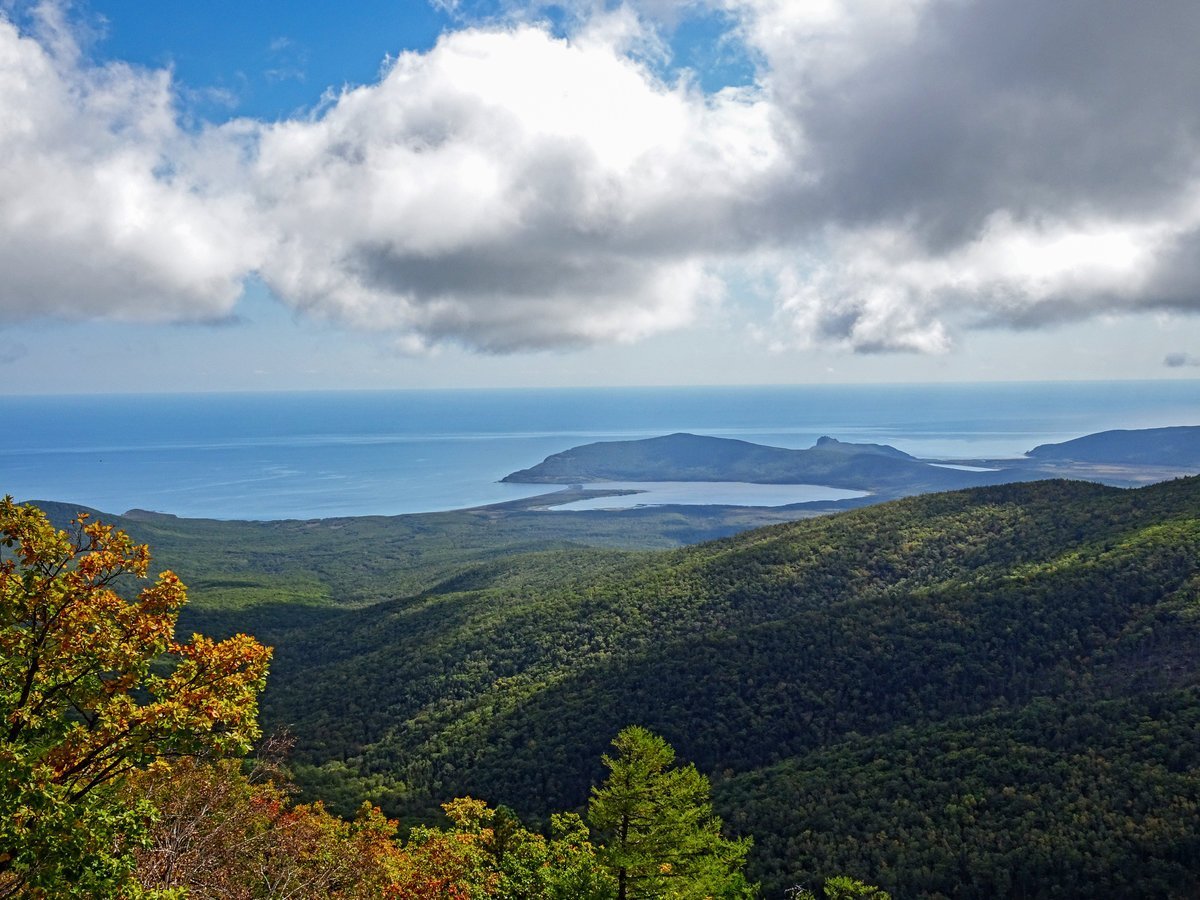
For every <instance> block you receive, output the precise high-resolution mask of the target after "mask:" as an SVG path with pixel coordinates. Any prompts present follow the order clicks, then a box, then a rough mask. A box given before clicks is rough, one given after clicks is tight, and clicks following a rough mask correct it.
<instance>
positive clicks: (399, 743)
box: [264, 479, 1200, 897]
mask: <svg viewBox="0 0 1200 900" xmlns="http://www.w3.org/2000/svg"><path fill="white" fill-rule="evenodd" d="M1198 511H1200V480H1197V479H1186V480H1181V481H1177V482H1171V483H1166V484H1162V485H1157V486H1154V487H1150V488H1144V489H1140V490H1136V491H1123V490H1118V489H1111V488H1104V487H1099V486H1096V485H1091V484H1084V483H1073V482H1042V483H1036V484H1022V485H1011V486H1004V487H994V488H985V489H977V490H971V491H963V492H956V493H949V494H936V495H929V496H923V497H918V498H912V499H908V500H903V501H898V502H893V503H889V504H884V505H880V506H876V507H871V508H868V509H863V510H857V511H854V512H850V513H845V514H841V515H837V516H832V517H827V518H822V519H816V520H810V521H807V522H803V523H795V524H788V525H781V526H775V527H771V528H767V529H762V530H759V531H755V532H751V533H747V534H744V535H740V536H737V537H734V538H729V539H726V540H723V541H719V542H716V543H713V544H708V545H702V546H698V547H693V548H687V549H683V550H677V551H670V552H666V553H654V554H635V555H629V554H624V555H619V556H609V555H607V554H603V553H598V552H597V551H582V550H579V551H562V552H548V553H542V554H537V555H534V556H528V557H522V558H518V559H513V560H510V561H508V563H506V564H505V566H503V567H502V568H501V569H497V570H495V571H494V572H492V573H488V574H482V575H481V576H480V577H479V578H478V579H476V580H475V581H473V582H472V589H471V590H468V591H456V590H454V587H455V586H454V585H446V590H445V591H443V590H441V589H434V590H431V591H428V592H426V593H424V594H421V595H418V596H415V597H409V598H405V599H401V600H396V601H392V602H389V603H384V604H379V605H376V606H374V607H371V608H369V609H362V610H353V611H347V612H345V613H343V614H340V615H339V617H338V618H336V619H335V620H331V621H329V622H326V623H324V624H323V625H322V627H321V628H320V629H319V631H318V630H312V631H309V632H307V633H305V632H298V633H295V634H292V635H291V636H290V639H289V642H288V643H287V644H285V645H282V646H280V647H278V648H277V657H276V664H275V671H274V673H273V676H272V677H273V683H272V686H271V687H270V688H269V689H268V693H267V697H266V698H265V701H264V711H265V715H266V716H267V718H268V719H269V720H272V721H274V722H288V723H291V725H292V727H293V729H294V731H295V733H296V735H297V736H298V738H299V740H300V745H299V751H300V756H299V760H300V763H301V774H302V775H303V776H304V778H305V779H306V780H307V783H308V784H309V785H310V786H312V787H314V788H315V789H317V790H318V791H319V792H320V793H322V794H325V795H327V796H329V795H332V796H334V797H335V799H337V798H339V797H340V798H341V799H342V800H343V802H344V803H346V804H347V805H349V804H351V803H353V802H357V800H358V799H359V798H360V797H361V795H362V794H363V793H366V794H368V795H370V796H371V797H372V798H373V799H376V800H379V801H382V802H384V803H385V804H386V805H387V806H389V807H390V809H391V810H392V811H393V812H398V813H402V814H405V815H408V816H417V817H421V816H426V815H430V814H432V813H433V811H434V809H435V805H436V803H437V802H438V801H440V800H442V799H444V798H445V797H447V796H451V795H454V794H460V793H472V794H474V795H477V796H483V797H487V798H488V799H490V800H492V801H494V802H499V803H505V804H507V805H510V806H512V807H514V808H516V809H517V810H518V812H521V813H523V814H525V815H538V814H544V813H545V812H546V811H548V810H550V809H555V808H563V807H570V806H575V805H579V804H581V803H583V802H584V800H585V799H586V795H587V786H588V785H589V784H590V783H591V782H592V781H593V779H594V778H595V777H596V776H597V774H598V773H597V772H596V771H595V767H596V762H595V760H596V759H597V758H598V757H599V754H600V753H601V752H602V751H603V749H604V746H605V744H606V742H607V741H608V740H609V739H610V738H611V737H612V735H613V734H615V733H616V731H617V730H618V729H619V728H620V727H622V726H623V725H625V724H629V723H631V722H636V723H639V724H643V725H645V726H647V727H649V728H651V729H654V730H656V731H658V732H660V733H662V734H663V735H664V736H665V737H666V738H667V739H668V740H669V741H671V743H672V744H674V745H675V746H676V748H677V749H678V751H679V753H680V756H681V757H682V758H684V759H688V760H692V761H695V762H696V763H697V764H698V765H699V767H700V768H701V769H702V770H705V771H708V772H711V773H713V774H714V775H716V776H717V777H718V797H720V798H721V799H722V805H723V808H722V809H721V812H722V814H723V815H724V816H725V817H726V819H727V820H728V821H730V822H731V823H733V824H734V825H735V826H737V827H739V828H740V829H742V830H743V831H744V832H749V833H752V834H754V835H756V837H757V839H758V841H759V850H758V851H756V855H755V860H756V862H755V865H756V866H757V867H758V873H759V874H760V875H761V876H762V877H765V878H766V879H767V884H768V887H769V888H770V891H771V892H772V893H771V895H774V896H778V895H779V894H780V893H781V892H782V890H783V888H784V887H786V886H787V885H788V884H791V883H795V882H796V881H798V880H803V879H808V878H812V877H814V875H815V874H829V873H830V872H831V871H849V872H851V873H853V874H857V875H859V876H861V877H869V878H871V879H872V880H875V881H877V882H879V883H881V884H883V886H885V887H889V888H891V889H892V890H894V891H896V892H897V893H898V894H899V895H900V896H937V895H945V896H962V897H985V896H999V895H1005V894H1007V893H1010V892H1015V888H1013V885H1017V884H1019V885H1022V886H1024V888H1023V889H1026V891H1027V893H1028V895H1030V896H1037V895H1038V894H1037V892H1036V891H1033V892H1030V891H1029V890H1028V885H1030V884H1033V883H1035V882H1036V881H1038V879H1044V878H1049V877H1054V878H1056V879H1060V881H1059V883H1066V882H1065V881H1062V879H1068V880H1071V881H1073V882H1074V883H1076V887H1077V889H1076V890H1074V891H1072V892H1071V894H1072V895H1073V896H1132V893H1128V891H1129V890H1131V889H1130V888H1129V887H1128V886H1129V885H1130V884H1132V883H1133V881H1134V880H1135V874H1136V873H1131V872H1130V871H1129V869H1130V867H1131V866H1133V865H1134V861H1135V860H1141V865H1142V866H1143V868H1144V869H1145V871H1147V872H1149V871H1153V873H1154V874H1153V878H1154V881H1153V883H1154V884H1157V885H1158V886H1159V887H1160V888H1161V890H1160V891H1158V892H1157V893H1158V894H1159V895H1163V896H1172V895H1181V896H1182V895H1183V894H1182V893H1179V891H1181V888H1180V887H1179V886H1180V885H1181V884H1184V883H1193V882H1185V881H1184V880H1181V879H1184V878H1185V876H1187V877H1190V873H1195V872H1197V871H1200V857H1197V855H1196V854H1197V852H1198V848H1197V846H1196V840H1195V829H1194V809H1195V808H1196V804H1200V778H1198V776H1197V775H1196V773H1197V772H1198V771H1200V742H1198V741H1196V740H1192V739H1191V738H1192V737H1195V736H1196V734H1195V727H1196V721H1197V706H1196V697H1195V691H1196V688H1197V684H1198V670H1200V667H1198V660H1197V656H1198V652H1200V651H1198V649H1197V648H1198V647H1200V642H1198V641H1197V637H1198V635H1197V622H1198V621H1200V612H1198V602H1200V601H1198V598H1200V572H1198V568H1197V560H1198V559H1200V519H1198V518H1197V516H1198ZM1134 711H1140V715H1141V718H1139V719H1137V721H1133V720H1132V719H1131V718H1130V716H1131V715H1133V712H1134ZM1030 723H1033V724H1030ZM1038 723H1043V724H1044V727H1045V728H1046V729H1048V730H1047V731H1046V733H1045V734H1041V733H1040V732H1039V730H1038V729H1039V728H1041V727H1043V726H1042V725H1039V724H1038ZM1039 735H1040V736H1039ZM1154 735H1157V736H1158V737H1159V739H1160V744H1159V745H1157V746H1153V745H1151V746H1148V745H1146V743H1145V740H1146V738H1147V736H1154ZM1189 736H1190V737H1189ZM922 747H927V748H928V750H927V752H926V751H920V752H918V751H919V750H920V748H922ZM922 754H924V755H922ZM918 760H921V761H920V762H918ZM1023 760H1024V761H1023ZM1163 766H1167V769H1166V770H1163V769H1162V767H1163ZM1070 772H1079V773H1080V774H1079V776H1078V778H1076V779H1075V780H1074V781H1072V779H1071V778H1067V777H1066V774H1069V773H1070ZM810 777H811V779H812V781H811V782H810V781H809V779H810ZM1022 779H1025V780H1022ZM1026 782H1027V783H1026ZM1112 784H1121V785H1124V786H1125V787H1124V788H1122V789H1123V790H1134V789H1136V790H1137V791H1138V792H1139V796H1144V797H1148V798H1153V800H1152V801H1146V802H1143V801H1138V802H1137V803H1134V802H1132V801H1130V803H1128V804H1126V803H1125V801H1124V800H1121V799H1119V798H1117V799H1113V798H1112V797H1108V796H1106V795H1105V794H1104V793H1103V792H1104V790H1107V786H1110V785H1112ZM1082 786H1088V787H1087V790H1088V791H1090V792H1091V793H1088V794H1086V795H1084V796H1082V797H1081V796H1080V795H1079V793H1078V791H1079V790H1081V789H1082ZM875 789H878V790H879V791H880V792H881V795H882V796H880V797H876V796H872V795H871V791H872V790H875ZM1008 789H1012V790H1014V791H1016V792H1017V796H1018V797H1022V798H1025V799H1022V800H1020V802H1017V801H1016V800H1013V801H1012V802H1009V801H1008V800H1007V799H1003V798H1007V797H1008V795H1007V794H1005V791H1006V790H1008ZM976 793H978V794H979V795H980V797H981V798H983V799H982V800H980V802H987V803H991V804H992V806H990V807H988V810H989V815H988V816H985V815H983V814H982V813H981V812H980V811H978V810H976V811H975V812H972V811H971V809H973V807H971V804H972V803H975V802H976V801H975V800H971V801H969V802H968V801H967V799H966V795H967V794H970V795H971V796H972V797H974V796H975V794H976ZM1122 796H1124V795H1122ZM789 798H790V799H789ZM889 798H890V799H889ZM997 798H1000V799H997ZM1029 798H1033V799H1029ZM901 802H903V803H907V804H911V807H912V808H911V810H910V812H906V813H905V818H904V821H908V819H909V818H911V817H915V819H913V821H915V822H917V823H918V824H917V825H914V824H912V822H910V823H909V824H908V825H905V826H904V829H907V830H904V829H900V830H897V828H894V827H893V825H891V824H889V823H890V822H892V819H889V818H888V816H893V817H894V815H895V809H893V808H890V805H892V804H899V803H901ZM823 804H826V805H828V809H824V808H823ZM1114 804H1115V806H1114ZM1122 804H1125V805H1122ZM850 807H853V808H854V810H855V813H854V815H849V814H847V815H846V816H845V817H844V818H843V817H842V816H841V815H833V814H832V813H831V812H830V811H831V810H842V811H845V810H846V809H848V808H850ZM962 809H966V810H967V812H960V811H959V810H962ZM1189 810H1192V812H1189ZM964 816H966V817H967V818H971V817H973V819H972V820H971V821H970V822H967V820H966V819H965V818H963V817H964ZM989 816H990V818H989ZM1189 817H1192V818H1189ZM920 823H925V824H924V825H920ZM1072 823H1074V824H1072ZM918 825H920V827H918ZM968 825H969V826H970V827H968ZM897 827H898V826H897ZM848 828H852V829H853V831H852V833H847V831H846V830H845V829H848ZM880 834H882V835H884V837H878V835H880ZM889 835H890V836H889ZM935 838H936V839H935ZM1034 840H1036V841H1042V842H1044V843H1045V846H1046V848H1047V849H1046V851H1045V852H1046V853H1047V854H1049V855H1050V857H1052V858H1053V866H1059V867H1060V868H1059V869H1054V868H1053V866H1051V865H1050V863H1048V862H1046V860H1045V859H1042V858H1041V857H1040V856H1038V855H1036V854H1034V855H1028V854H1027V856H1026V858H1025V861H1024V862H1022V861H1021V859H1019V858H1018V857H1019V853H1018V850H1017V849H1014V848H1020V847H1022V846H1027V842H1028V841H1034ZM910 841H911V842H914V846H913V847H912V848H911V849H909V847H908V845H909V842H910ZM924 841H929V842H931V843H928V844H926V843H921V842H924ZM980 842H983V844H982V846H985V847H987V846H993V845H994V846H996V847H1008V848H1009V849H1008V850H1007V851H1004V852H1003V853H1002V852H1000V851H999V850H997V851H996V853H992V854H990V855H989V853H982V852H976V851H975V850H973V849H972V848H973V847H975V846H976V845H977V844H979V843H980ZM989 842H990V843H989ZM1023 842H1026V843H1023ZM893 845H897V846H898V847H899V849H897V846H893ZM1088 847H1092V848H1093V850H1092V851H1088V852H1086V853H1085V850H1086V849H1087V848H1088ZM805 848H811V853H810V855H809V856H805V853H809V851H808V850H806V849H805ZM881 848H883V849H881ZM887 848H891V849H887ZM1095 848H1101V849H1095ZM889 854H890V855H889ZM922 854H924V855H922ZM1006 854H1007V855H1006ZM901 860H907V861H908V862H910V863H911V864H912V865H911V869H905V868H904V867H903V866H901V865H900V861H901ZM881 866H886V867H890V868H887V869H886V871H880V867H881ZM1005 873H1007V874H1005ZM1101 876H1103V877H1101ZM1005 879H1007V880H1005ZM1089 885H1094V887H1088V886H1089ZM1123 885H1124V887H1123ZM1105 886H1107V889H1108V893H1105V892H1104V890H1103V888H1105ZM1172 892H1175V894H1173V893H1172ZM1152 893H1154V891H1152Z"/></svg>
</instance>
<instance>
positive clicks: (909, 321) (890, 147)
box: [0, 0, 1200, 353]
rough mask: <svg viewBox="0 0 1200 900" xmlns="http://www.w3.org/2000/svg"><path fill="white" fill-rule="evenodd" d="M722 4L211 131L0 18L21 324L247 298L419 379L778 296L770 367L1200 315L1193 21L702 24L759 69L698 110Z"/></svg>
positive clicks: (548, 41)
mask: <svg viewBox="0 0 1200 900" xmlns="http://www.w3.org/2000/svg"><path fill="white" fill-rule="evenodd" d="M1014 4H1015V6H1014ZM444 5H445V6H446V7H447V8H457V5H456V4H454V3H446V4H444ZM504 5H505V4H502V6H504ZM507 5H508V6H509V7H512V8H514V9H516V8H517V7H516V6H514V5H513V4H507ZM703 5H704V4H702V3H700V2H696V3H691V4H685V5H679V4H663V3H660V2H659V0H638V2H635V3H632V4H630V5H626V6H621V7H618V8H616V9H611V10H604V9H603V7H604V6H605V5H604V4H597V3H594V2H591V0H581V2H579V3H576V4H574V5H573V9H574V12H573V16H572V18H571V19H570V21H571V23H572V24H571V25H570V26H569V27H568V30H569V31H570V32H571V34H570V36H569V37H568V38H558V37H554V36H553V35H552V34H551V33H550V32H549V31H548V30H547V29H546V28H544V27H541V26H539V25H538V24H536V21H534V20H535V19H536V10H537V9H538V7H537V4H528V5H524V6H523V7H521V9H520V10H519V11H518V12H519V14H517V15H515V16H514V17H513V18H511V19H506V20H504V21H496V22H493V24H491V25H489V26H487V27H482V26H476V27H463V28H461V29H459V30H457V31H454V32H451V33H447V34H445V35H444V36H443V37H442V39H441V40H440V41H439V42H438V44H437V45H436V46H435V47H434V48H433V49H431V50H430V51H428V52H426V53H405V54H402V55H401V56H399V57H398V58H397V59H395V60H393V61H390V62H389V66H388V67H387V68H386V69H385V70H384V71H383V73H382V74H381V76H380V79H379V81H378V82H377V83H375V84H370V85H366V86H362V87H358V88H355V89H353V90H348V91H345V92H343V93H341V94H336V95H329V96H328V97H327V98H326V101H325V103H324V104H323V106H322V107H320V108H319V109H318V110H317V111H315V112H314V113H313V114H311V115H310V116H308V117H304V118H292V119H288V120H284V121H281V122H278V123H273V124H272V123H262V122H256V121H250V120H238V121H233V122H229V123H226V124H223V125H219V126H211V127H208V128H205V129H203V130H201V131H199V132H198V133H191V132H189V131H187V130H185V129H183V128H182V127H181V126H180V125H179V120H178V117H177V114H176V110H175V90H176V89H175V86H174V85H173V83H172V79H171V76H170V73H169V72H164V71H150V70H144V69H137V68H133V67H130V66H125V65H121V64H109V65H105V66H95V65H90V64H88V63H87V62H86V61H85V60H83V58H82V57H81V55H80V54H79V53H78V51H77V50H76V48H75V47H74V45H73V43H72V42H71V39H70V34H69V31H67V30H66V29H64V28H63V27H62V26H61V23H60V22H56V20H55V13H56V9H57V8H56V7H54V6H46V7H43V11H44V15H43V23H44V24H43V30H42V31H41V32H39V33H38V34H37V35H29V34H25V35H22V34H20V33H19V32H18V31H17V29H16V28H15V27H14V26H13V25H12V24H11V23H9V22H7V21H5V20H3V19H2V18H0V158H3V159H4V161H5V164H4V166H3V167H0V267H2V268H3V271H4V272H5V278H4V279H3V282H0V309H2V310H3V311H4V312H5V314H6V315H8V316H9V317H10V318H22V317H25V318H28V317H31V316H35V315H51V316H61V317H100V316H111V317H117V318H125V319H147V320H161V321H189V320H213V319H219V318H221V317H223V316H227V315H229V314H230V312H231V310H232V308H233V306H234V304H235V302H236V299H237V297H238V295H239V292H240V289H241V282H242V280H243V279H244V278H245V277H246V276H247V275H249V274H251V273H257V274H258V275H259V276H260V277H261V278H262V279H263V280H264V281H265V282H266V283H267V284H268V285H269V286H270V287H271V289H272V291H273V292H274V293H275V295H276V296H277V297H278V298H279V299H280V300H282V301H283V302H284V303H286V304H288V305H289V306H291V307H292V308H295V309H297V310H300V311H302V312H303V313H306V314H309V315H313V316H317V317H322V318H325V319H328V320H331V321H334V322H337V323H339V324H342V325H344V326H346V327H349V328H358V329H366V330H370V331H378V332H384V333H387V334H388V335H389V336H390V338H391V341H392V343H393V344H394V345H395V346H400V347H404V348H406V349H407V350H409V351H415V350H419V349H421V348H429V347H435V346H437V345H439V344H447V343H449V344H461V345H464V346H467V347H470V348H474V349H478V350H483V351H485V352H512V351H520V350H529V349H539V348H549V347H570V346H578V345H585V344H588V343H592V342H599V341H618V342H619V341H632V340H637V339H639V338H641V337H644V336H646V335H649V334H653V333H655V332H658V331H663V330H666V329H672V328H679V327H681V326H684V325H686V324H687V323H688V322H690V321H693V320H694V319H695V318H696V317H697V316H699V315H701V314H702V313H703V311H704V310H706V309H707V308H708V305H709V304H712V303H715V302H716V301H717V300H718V299H719V298H720V297H721V295H722V293H723V291H724V290H725V288H724V286H723V284H724V282H725V281H726V280H727V279H729V280H731V282H732V283H733V284H751V283H754V281H755V278H754V277H753V276H754V275H755V274H756V273H761V272H763V271H767V272H769V273H770V278H768V279H767V280H768V282H769V283H770V284H771V288H770V289H769V292H770V293H771V295H772V296H773V298H774V301H775V304H776V305H775V308H776V316H775V321H774V323H773V328H772V329H771V331H770V335H771V338H770V340H771V342H772V343H775V344H789V345H796V344H801V345H804V344H808V345H811V344H819V343H827V344H828V343H831V344H835V345H839V346H843V347H847V348H851V349H856V350H861V351H883V350H904V351H916V352H922V353H940V352H945V351H947V350H948V349H949V348H951V347H952V345H953V340H954V336H955V334H956V333H957V332H959V331H960V330H961V329H963V328H972V327H995V326H1011V327H1017V328H1023V327H1035V326H1038V325H1039V324H1041V323H1044V322H1051V321H1060V320H1066V319H1073V318H1074V319H1079V318H1086V317H1092V316H1096V315H1103V314H1108V313H1126V312H1131V311H1132V312H1137V311H1143V310H1152V309H1159V310H1162V309H1167V310H1174V311H1179V312H1185V313H1188V312H1195V311H1197V310H1198V309H1200V166H1197V156H1196V152H1195V151H1196V148H1197V147H1200V107H1197V106H1196V104H1195V102H1194V98H1195V97H1196V96H1197V95H1200V63H1197V62H1196V55H1195V54H1194V53H1192V52H1190V43H1189V40H1190V35H1192V34H1194V33H1195V32H1196V31H1197V29H1200V7H1196V6H1195V5H1194V4H1190V3H1184V2H1182V0H1180V2H1168V3H1164V4H1161V5H1159V6H1156V7H1155V9H1154V10H1153V11H1152V12H1147V11H1144V10H1140V9H1138V8H1136V7H1135V6H1134V5H1127V4H1115V3H1114V4H1108V5H1106V7H1105V14H1104V15H1099V14H1094V13H1093V12H1092V7H1091V6H1090V5H1089V0H1062V2H1061V3H1056V4H1044V3H1042V2H1041V0H1006V2H1000V0H855V2H851V0H813V2H805V3H794V2H785V0H710V2H709V3H708V4H707V6H708V7H710V8H713V9H719V10H721V11H723V12H724V13H726V14H727V15H729V16H731V17H733V20H734V21H735V22H736V34H737V37H738V39H740V40H741V41H742V42H743V43H744V44H745V45H746V47H747V48H748V50H749V54H750V56H751V58H753V59H755V60H757V61H758V64H759V66H760V68H759V83H758V85H757V86H755V87H754V88H752V89H740V90H737V89H727V90H725V91H721V92H719V93H716V94H711V95H705V94H704V93H702V92H701V91H700V89H699V88H698V87H697V86H696V80H695V79H690V78H689V77H687V76H686V74H685V75H684V76H683V77H682V78H680V80H679V81H677V82H676V81H664V80H663V79H662V77H661V76H659V75H656V74H655V72H656V71H658V70H659V69H660V68H662V67H661V66H659V65H658V64H659V63H661V62H662V60H663V59H664V57H665V56H666V55H667V54H669V52H670V50H669V32H670V25H671V24H672V22H673V21H674V20H676V19H677V18H678V17H679V16H686V15H687V14H689V11H691V10H692V9H693V8H700V7H701V6H703ZM522 10H523V14H520V12H521V11H522ZM635 10H636V12H635ZM655 16H659V17H661V18H662V19H663V20H664V21H665V22H666V23H667V24H666V25H664V27H663V28H662V29H656V28H655V27H653V26H652V25H651V24H649V23H650V22H651V21H652V20H653V18H654V17H655ZM718 18H719V17H718ZM531 23H532V24H531ZM752 306H753V304H748V305H747V308H750V307H752Z"/></svg>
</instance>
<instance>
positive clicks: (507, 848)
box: [389, 797, 616, 900]
mask: <svg viewBox="0 0 1200 900" xmlns="http://www.w3.org/2000/svg"><path fill="white" fill-rule="evenodd" d="M442 809H443V810H445V812H446V815H447V817H448V818H449V819H450V821H451V828H449V829H446V830H444V829H439V828H414V829H413V831H412V833H411V834H410V835H409V839H408V843H407V844H406V845H405V848H404V851H405V863H404V865H405V867H406V869H405V874H404V876H403V877H402V878H401V879H400V881H399V882H398V883H397V884H396V885H395V886H394V888H393V890H394V893H392V894H390V895H389V896H392V897H395V898H397V900H482V898H488V900H611V898H612V897H613V896H614V894H615V892H616V884H615V882H614V881H613V880H612V878H611V877H610V876H609V875H608V873H607V872H605V870H604V867H603V865H602V864H601V863H600V860H599V858H598V856H597V851H596V848H595V847H593V846H592V844H591V841H590V839H589V837H588V832H587V826H586V825H584V824H583V820H582V819H580V818H579V816H577V815H575V814H574V813H564V814H562V815H554V816H552V817H551V827H552V834H551V836H550V837H549V838H547V837H545V836H544V835H541V834H538V833H537V832H534V831H529V830H528V829H526V828H525V827H524V826H523V825H522V824H521V822H520V820H518V819H517V817H516V816H515V815H514V814H513V813H512V812H510V811H509V810H506V809H504V808H500V809H493V808H491V807H489V806H488V805H487V804H486V803H484V802H483V801H482V800H475V799H473V798H471V797H459V798H458V799H456V800H452V801H450V802H449V803H444V804H442Z"/></svg>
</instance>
